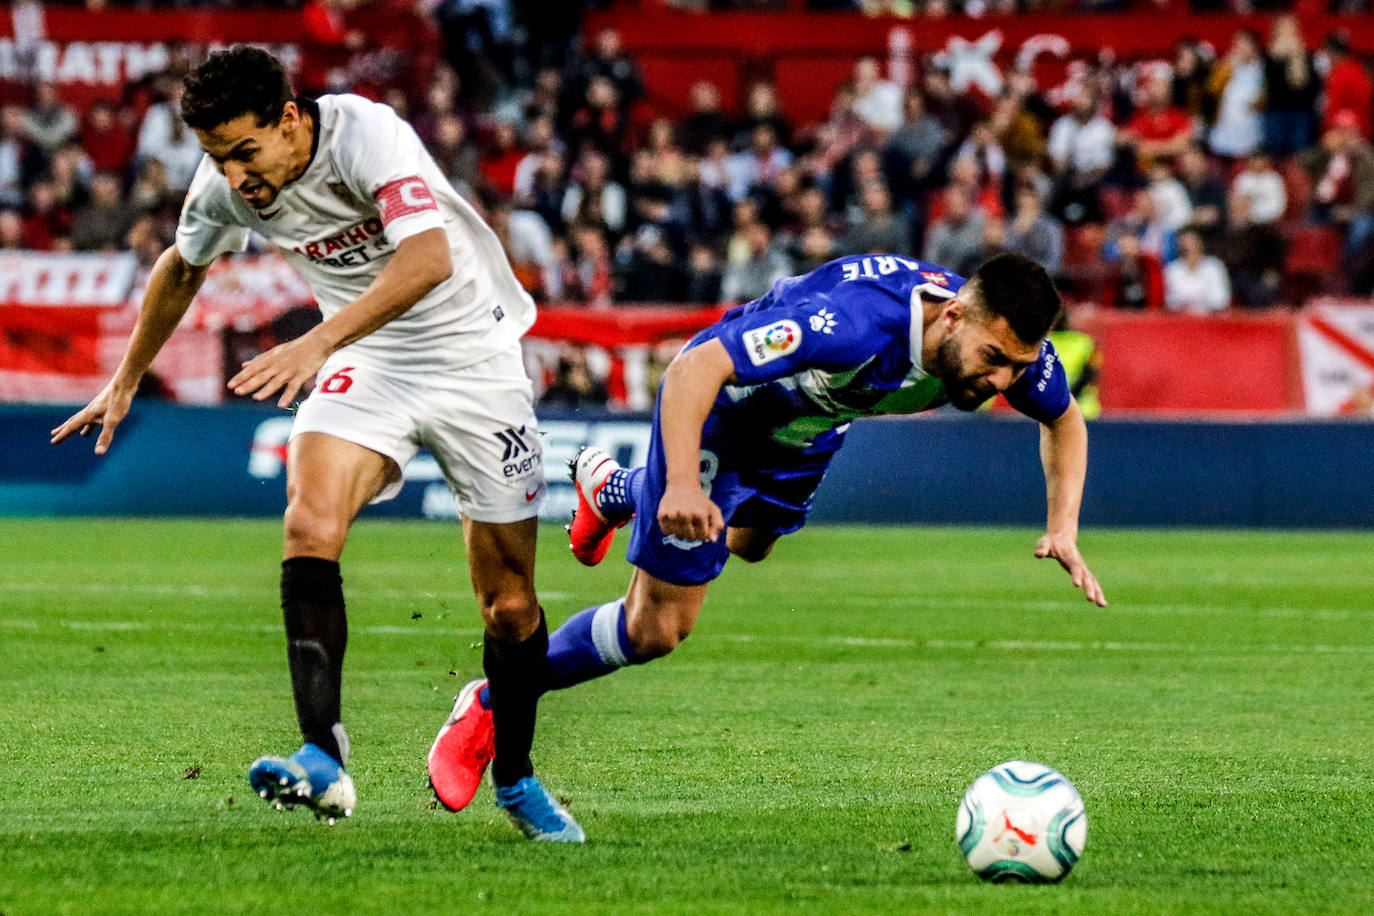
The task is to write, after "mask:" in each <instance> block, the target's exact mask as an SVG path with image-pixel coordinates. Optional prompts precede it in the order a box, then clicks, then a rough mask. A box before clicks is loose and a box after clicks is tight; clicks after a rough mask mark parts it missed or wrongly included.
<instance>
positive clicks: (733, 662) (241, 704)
mask: <svg viewBox="0 0 1374 916" xmlns="http://www.w3.org/2000/svg"><path fill="white" fill-rule="evenodd" d="M1034 536H1035V534H1034V532H1031V531H1018V530H978V529H905V528H814V529H809V530H806V531H803V532H801V533H800V534H798V535H796V536H793V537H791V538H788V539H787V540H785V541H784V542H782V543H781V544H780V545H779V548H778V549H777V551H776V552H775V555H774V556H773V557H772V558H771V559H769V560H768V561H767V562H766V563H762V564H759V565H756V566H747V565H745V564H742V563H738V562H736V563H732V564H731V565H730V567H729V568H728V569H727V571H726V574H725V575H724V577H723V578H722V579H721V580H720V581H719V582H718V583H716V585H715V586H714V587H713V590H712V593H711V595H710V596H709V598H708V600H707V605H706V608H705V610H704V612H703V614H702V618H701V621H700V623H699V626H698V629H697V632H696V633H694V634H693V635H692V637H691V638H690V639H689V640H688V641H687V642H686V643H685V644H684V645H683V646H682V647H681V648H680V649H679V650H678V651H677V652H676V653H674V654H673V655H672V656H670V657H669V658H667V659H664V660H662V661H659V662H656V663H654V664H652V665H650V666H648V667H645V668H638V669H632V670H628V671H622V672H619V673H617V674H616V675H614V676H612V677H609V678H605V679H603V680H601V681H597V682H594V683H591V684H586V685H583V686H581V687H579V688H576V689H574V690H570V691H566V692H563V693H559V694H554V695H551V696H549V697H548V698H547V699H546V700H545V701H544V704H543V706H542V716H541V725H540V732H539V736H538V741H537V745H536V764H537V766H538V769H539V772H540V774H541V775H542V776H543V777H544V779H545V781H546V783H547V784H549V785H550V786H551V787H553V788H554V789H555V790H556V791H557V792H558V793H559V794H561V795H562V796H564V797H565V799H566V800H567V802H568V804H569V805H570V807H571V810H572V811H573V813H574V814H575V815H576V816H577V817H578V818H579V820H580V821H581V823H582V825H583V826H584V827H585V828H586V830H587V833H588V836H589V837H590V841H589V842H588V843H587V845H586V846H584V847H581V848H549V847H544V846H535V845H533V844H530V843H528V842H526V841H525V840H523V839H522V838H520V837H519V836H518V835H517V834H516V833H515V831H514V830H513V829H512V828H511V827H510V826H509V825H508V824H506V823H505V821H504V820H503V819H502V818H501V817H499V816H498V814H497V812H496V810H495V808H494V807H493V805H492V802H491V790H490V789H489V788H487V787H484V788H483V789H482V790H481V791H480V793H479V795H478V797H477V800H476V801H475V802H474V804H473V805H472V806H471V807H470V808H469V809H468V810H467V811H464V812H462V813H460V814H451V813H449V812H447V811H444V810H442V809H436V807H435V804H434V802H433V800H432V796H431V795H430V792H429V790H428V787H427V784H426V778H425V772H424V756H425V752H426V750H427V749H428V747H429V743H430V741H431V739H432V738H433V735H434V733H435V731H436V730H437V729H438V727H439V725H440V724H441V723H442V721H443V719H444V717H445V715H446V714H447V711H448V707H449V705H450V703H451V701H452V698H453V695H454V693H455V692H456V691H457V690H458V688H459V686H460V685H461V684H462V683H463V682H465V681H466V680H467V679H468V678H469V677H472V676H474V674H475V673H476V672H477V671H478V670H479V667H480V656H481V653H480V647H479V646H478V640H479V639H480V627H479V625H478V621H477V615H476V612H475V610H474V608H473V603H472V598H471V596H470V592H469V588H468V583H467V578H466V574H465V572H464V570H465V566H464V562H463V560H462V557H461V547H460V543H459V536H458V530H457V528H456V526H454V525H451V524H447V525H445V524H437V523H384V522H378V521H370V520H364V521H363V522H362V523H360V524H359V525H358V526H357V528H356V529H355V531H354V534H353V540H352V542H351V544H350V546H349V550H348V553H347V554H346V555H345V564H344V581H345V588H346V590H347V593H348V596H349V600H350V607H349V616H350V622H351V634H350V645H349V655H348V660H347V664H346V668H345V693H344V709H345V717H346V719H347V721H348V724H349V729H350V732H351V736H352V739H353V745H354V758H353V764H352V767H351V769H352V772H353V774H354V778H355V780H356V782H357V786H358V794H359V806H358V810H357V812H356V815H355V816H354V817H353V818H351V819H349V820H347V821H344V822H343V823H341V824H340V825H339V826H337V827H334V828H332V829H331V828H328V827H325V826H324V825H323V824H320V823H317V822H316V821H314V819H313V818H311V817H310V816H309V815H308V814H307V813H306V812H304V811H296V812H291V813H286V814H279V813H277V812H274V811H271V810H269V809H268V807H267V806H266V805H265V804H263V803H262V802H261V801H259V800H258V799H257V798H256V797H255V796H253V795H252V793H251V792H250V791H249V790H248V786H247V782H246V779H245V774H246V771H247V767H248V764H249V763H250V762H251V761H252V760H253V758H254V757H256V756H257V755H259V754H261V753H266V752H272V753H278V752H284V751H288V750H290V749H293V748H294V747H295V746H296V742H297V740H298V739H297V734H296V730H295V722H294V716H293V713H292V709H291V703H290V698H289V685H288V680H287V674H286V662H285V650H284V640H283V637H282V634H281V630H280V612H279V610H278V608H277V596H276V590H277V572H276V569H277V566H276V563H277V556H278V543H279V534H278V526H277V525H276V524H273V523H268V522H247V521H162V520H148V521H135V522H113V521H88V520H71V521H50V520H7V521H4V522H3V523H0V545H3V549H0V647H2V649H0V662H2V663H0V913H3V914H4V916H19V914H28V913H63V912H69V913H82V914H85V913H96V912H123V913H140V914H148V913H177V912H185V913H281V914H289V913H356V912H377V913H423V914H435V913H467V912H479V911H481V912H494V913H546V912H547V913H578V914H583V913H614V914H619V913H624V912H633V913H642V912H661V913H673V914H677V913H742V912H777V913H783V912H787V913H791V912H817V913H860V912H890V913H926V912H931V913H960V914H963V913H993V912H997V913H1017V914H1020V913H1072V914H1080V913H1140V914H1161V913H1247V914H1252V913H1282V914H1291V913H1341V914H1351V913H1368V912H1374V879H1372V878H1371V877H1370V875H1371V862H1374V801H1372V799H1374V715H1371V710H1374V677H1372V676H1371V672H1374V602H1371V595H1374V564H1371V557H1374V536H1371V535H1368V534H1313V533H1291V532H1274V533H1244V532H1242V533H1220V532H1122V531H1088V532H1086V533H1085V534H1084V536H1083V538H1082V546H1083V549H1084V551H1085V553H1086V555H1087V557H1088V559H1089V561H1090V563H1091V564H1092V565H1093V568H1094V570H1095V571H1096V572H1097V573H1098V574H1099V576H1100V577H1101V579H1102V581H1103V583H1104V586H1105V587H1106V589H1107V593H1108V597H1109V598H1110V599H1111V601H1112V606H1111V607H1109V608H1107V609H1105V610H1099V609H1096V608H1093V607H1091V606H1089V605H1087V604H1086V603H1085V602H1083V601H1082V600H1081V598H1080V597H1078V595H1077V594H1076V593H1075V592H1074V591H1073V590H1072V589H1071V588H1070V586H1069V583H1068V580H1067V577H1065V576H1064V575H1063V573H1062V572H1061V571H1060V570H1059V569H1058V567H1057V566H1052V565H1051V564H1050V563H1049V562H1047V561H1035V560H1033V559H1032V558H1031V556H1030V553H1031V548H1032V546H1033V543H1034ZM627 572H628V568H627V567H626V566H625V565H624V563H623V554H622V553H613V554H612V558H611V559H610V560H609V561H608V562H606V563H605V564H603V566H601V567H599V568H597V569H595V570H587V569H583V568H581V567H578V566H577V565H576V564H575V563H574V562H573V560H572V558H571V557H570V556H569V555H568V553H567V548H566V547H565V546H564V541H563V535H562V532H561V531H558V530H556V529H553V528H549V529H546V530H545V531H544V532H543V533H542V543H541V557H540V568H539V585H540V587H541V590H542V594H543V599H544V603H545V606H546V608H547V609H548V612H549V617H550V620H551V622H552V623H555V624H556V623H557V622H559V621H561V620H563V619H564V618H565V617H566V616H568V615H569V614H571V613H572V612H574V611H576V610H578V609H580V608H582V607H585V606H587V605H590V604H592V603H596V602H600V601H603V600H607V599H609V598H610V597H613V596H614V595H617V594H620V592H621V590H622V589H623V587H624V584H625V580H626V576H627ZM1011 758H1025V759H1030V760H1038V761H1042V762H1044V763H1048V764H1050V765H1052V766H1055V767H1057V768H1059V769H1061V770H1062V771H1063V772H1064V773H1065V774H1067V775H1068V776H1069V778H1070V779H1072V780H1073V781H1074V783H1075V784H1076V785H1077V787H1078V789H1079V790H1080V792H1081V793H1082V794H1083V797H1084V799H1085V801H1086V804H1087V810H1088V817H1089V832H1088V845H1087V851H1086V853H1085V854H1084V856H1083V859H1082V861H1081V862H1080V863H1079V866H1078V868H1077V869H1076V870H1075V871H1074V873H1073V874H1071V875H1070V876H1069V878H1068V879H1067V880H1066V881H1065V882H1064V883H1063V884H1061V885H1058V886H1051V887H1021V886H992V885H983V884H981V883H980V882H979V881H977V880H976V879H975V878H974V877H973V875H972V874H971V873H970V872H969V871H968V870H967V868H966V866H965V864H964V862H963V860H962V858H961V857H960V855H959V852H958V850H957V848H956V846H955V842H954V836H953V833H954V818H955V809H956V806H957V803H958V800H959V798H960V796H961V794H962V792H963V790H964V788H965V787H966V786H967V785H968V783H969V782H970V781H972V779H973V778H974V777H975V776H976V775H977V774H978V773H980V772H982V771H983V770H985V769H987V768H988V767H990V766H992V765H994V764H996V763H999V762H1001V761H1003V760H1007V759H1011Z"/></svg>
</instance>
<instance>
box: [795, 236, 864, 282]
mask: <svg viewBox="0 0 1374 916" xmlns="http://www.w3.org/2000/svg"><path fill="white" fill-rule="evenodd" d="M846 247H847V248H848V251H847V252H846V251H841V249H840V246H839V245H838V244H837V243H836V241H835V237H834V236H833V235H831V234H830V230H829V229H827V228H825V226H810V227H808V228H807V229H805V230H804V231H803V232H802V234H801V238H799V239H798V240H797V244H796V246H795V248H789V250H788V254H789V255H790V257H791V259H792V271H793V272H794V273H798V274H804V273H808V272H810V271H812V270H815V269H816V268H817V267H820V266H821V265H822V264H825V263H826V262H828V261H833V260H834V259H835V258H837V257H839V256H840V255H841V254H845V253H850V254H852V253H855V252H857V251H858V249H856V248H850V247H848V246H846ZM875 250H877V249H875Z"/></svg>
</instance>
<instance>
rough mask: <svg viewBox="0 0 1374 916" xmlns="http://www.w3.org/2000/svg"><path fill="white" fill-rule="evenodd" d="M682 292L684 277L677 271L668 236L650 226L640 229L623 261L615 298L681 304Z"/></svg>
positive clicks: (683, 299) (683, 291)
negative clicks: (620, 285)
mask: <svg viewBox="0 0 1374 916" xmlns="http://www.w3.org/2000/svg"><path fill="white" fill-rule="evenodd" d="M627 241H628V239H627ZM685 288H686V277H685V276H684V275H683V272H682V271H681V270H680V269H679V268H678V263H677V258H676V257H675V256H674V254H673V249H672V246H670V245H669V244H668V236H667V235H666V234H665V233H664V232H663V230H662V229H660V228H659V227H658V226H655V225H653V224H651V223H650V224H645V225H643V226H641V227H640V228H639V231H638V232H637V233H635V237H634V243H633V245H632V246H631V249H630V253H629V256H628V258H627V259H626V264H625V266H624V268H623V271H622V287H621V291H620V295H619V296H618V297H617V298H619V299H621V300H623V301H625V302H682V301H685V299H686V296H685V295H684V294H685Z"/></svg>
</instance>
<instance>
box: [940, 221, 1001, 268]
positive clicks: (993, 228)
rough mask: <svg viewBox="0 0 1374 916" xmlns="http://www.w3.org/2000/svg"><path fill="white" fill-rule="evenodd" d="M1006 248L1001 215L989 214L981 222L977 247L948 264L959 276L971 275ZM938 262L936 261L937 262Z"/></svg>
mask: <svg viewBox="0 0 1374 916" xmlns="http://www.w3.org/2000/svg"><path fill="white" fill-rule="evenodd" d="M1006 250H1007V224H1006V223H1005V222H1004V221H1003V220H1002V218H1001V217H998V216H991V217H988V219H987V220H985V221H984V222H983V238H982V240H981V241H980V242H979V244H978V247H977V248H975V249H974V250H973V251H971V252H969V253H968V254H966V255H965V256H964V259H963V260H962V261H959V262H956V263H954V264H951V265H944V266H949V267H952V268H953V269H954V272H955V273H957V274H960V275H961V276H965V277H971V276H973V275H974V274H975V273H977V272H978V268H979V267H981V266H982V265H983V263H984V262H985V261H989V260H991V259H992V258H994V257H996V256H997V255H999V254H1001V253H1002V252H1004V251H1006ZM937 263H938V262H937Z"/></svg>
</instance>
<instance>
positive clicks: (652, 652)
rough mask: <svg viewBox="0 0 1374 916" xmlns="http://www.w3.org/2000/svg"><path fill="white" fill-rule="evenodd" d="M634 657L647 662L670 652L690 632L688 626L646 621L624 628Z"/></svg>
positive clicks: (660, 621) (669, 622) (674, 622)
mask: <svg viewBox="0 0 1374 916" xmlns="http://www.w3.org/2000/svg"><path fill="white" fill-rule="evenodd" d="M626 631H627V632H628V634H629V637H630V645H632V646H633V647H634V650H635V655H637V656H639V658H640V659H642V660H644V661H648V660H649V659H653V658H662V657H663V656H665V655H667V654H668V653H669V652H672V651H673V650H674V649H676V648H677V647H678V646H679V645H681V644H682V641H683V640H684V639H686V638H687V636H688V635H689V634H690V633H691V632H692V628H691V626H690V625H686V624H680V623H677V622H676V621H672V620H646V621H639V622H637V624H630V625H627V626H626Z"/></svg>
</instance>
